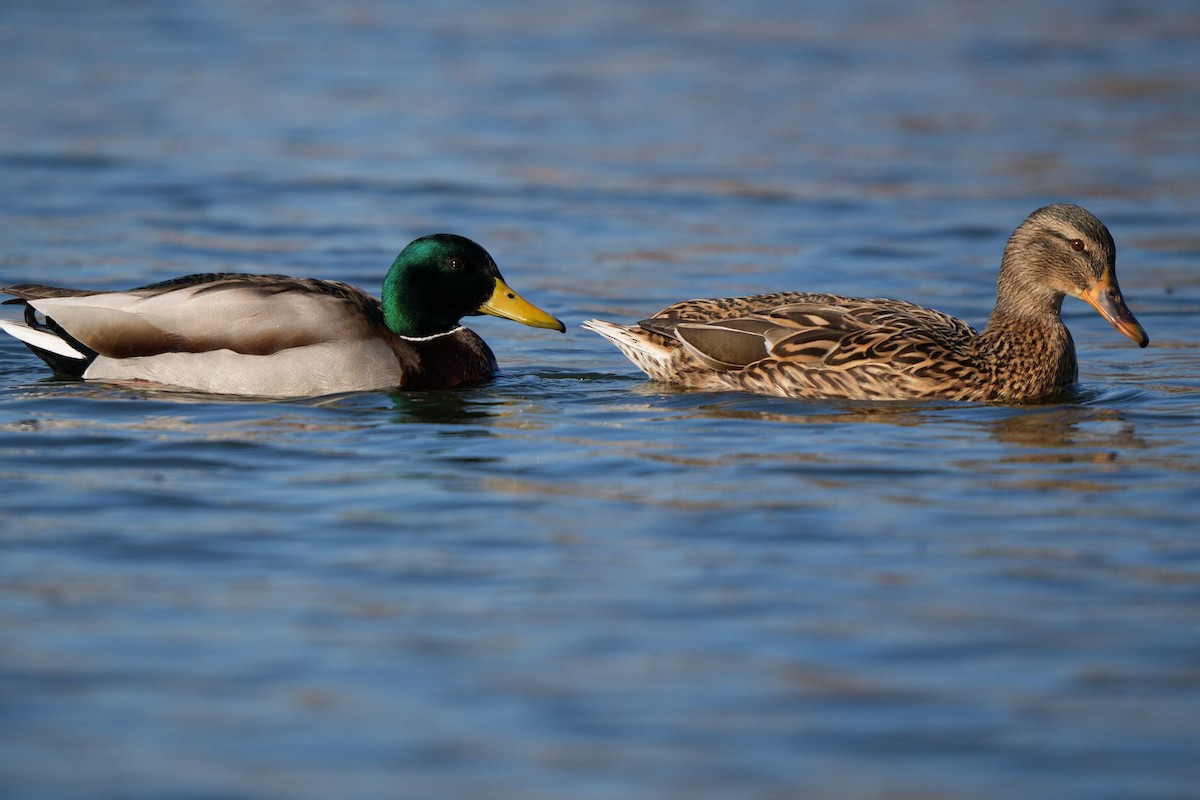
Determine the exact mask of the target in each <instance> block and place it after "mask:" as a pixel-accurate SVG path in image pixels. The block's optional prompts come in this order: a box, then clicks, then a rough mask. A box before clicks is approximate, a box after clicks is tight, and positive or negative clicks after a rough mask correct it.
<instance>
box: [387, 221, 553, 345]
mask: <svg viewBox="0 0 1200 800" xmlns="http://www.w3.org/2000/svg"><path fill="white" fill-rule="evenodd" d="M380 299H381V301H382V303H383V317H384V321H385V322H386V323H387V326H388V327H389V328H390V329H391V330H392V331H393V332H394V333H397V334H399V335H401V336H407V337H410V338H417V337H424V336H433V335H436V334H439V333H445V332H446V331H449V330H453V329H454V328H456V327H457V326H458V324H459V320H461V319H462V318H463V317H465V316H468V315H477V314H491V315H492V316H495V317H503V318H505V319H511V320H514V321H516V322H520V323H521V324H523V325H529V326H532V327H534V328H552V329H554V330H556V331H559V332H564V331H566V327H565V326H564V325H563V324H562V323H561V322H559V321H558V320H557V319H555V318H554V317H552V316H550V315H549V314H547V313H546V312H545V311H543V310H542V309H540V308H538V307H537V306H535V305H533V304H532V303H529V302H527V301H526V300H524V299H523V298H522V297H521V296H520V295H518V294H517V293H516V292H514V291H513V290H512V289H510V288H509V287H508V284H506V283H505V282H504V279H503V278H502V277H501V276H500V270H499V269H498V268H497V267H496V262H495V261H493V260H492V257H491V256H490V255H489V254H488V252H487V251H486V250H484V249H483V248H482V247H480V246H479V245H478V244H476V243H475V242H473V241H471V240H470V239H467V238H465V237H462V236H456V235H454V234H451V233H436V234H433V235H430V236H422V237H421V238H420V239H417V240H415V241H413V242H412V243H410V244H409V245H408V246H407V247H405V248H404V249H403V250H401V251H400V255H398V256H396V260H395V261H394V262H392V267H391V269H389V270H388V274H387V277H386V278H384V280H383V292H382V295H381V297H380Z"/></svg>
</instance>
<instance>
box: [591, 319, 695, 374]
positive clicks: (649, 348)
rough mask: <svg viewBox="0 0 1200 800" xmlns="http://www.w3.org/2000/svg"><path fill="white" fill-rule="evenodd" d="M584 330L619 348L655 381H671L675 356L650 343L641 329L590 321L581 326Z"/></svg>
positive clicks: (594, 320)
mask: <svg viewBox="0 0 1200 800" xmlns="http://www.w3.org/2000/svg"><path fill="white" fill-rule="evenodd" d="M580 327H581V328H583V329H584V330H589V331H591V332H592V333H598V334H600V335H601V336H603V337H604V338H605V339H608V340H609V341H610V342H612V343H613V344H615V345H616V346H617V349H618V350H620V351H621V352H622V353H624V354H625V357H626V358H628V359H629V360H630V361H632V362H633V363H634V365H635V366H636V367H637V368H638V369H640V370H641V371H642V372H644V373H646V374H647V375H649V376H650V377H651V378H654V379H655V380H671V377H670V375H671V373H672V371H673V369H674V354H675V353H676V352H678V350H677V349H675V350H671V349H668V348H666V347H663V346H662V345H660V344H656V343H655V342H652V341H650V340H649V339H648V338H647V334H646V332H644V331H642V330H641V329H640V328H636V327H634V328H627V327H625V326H624V325H614V324H613V323H611V322H605V321H604V320H602V319H589V320H588V321H587V322H584V323H583V324H582V325H580Z"/></svg>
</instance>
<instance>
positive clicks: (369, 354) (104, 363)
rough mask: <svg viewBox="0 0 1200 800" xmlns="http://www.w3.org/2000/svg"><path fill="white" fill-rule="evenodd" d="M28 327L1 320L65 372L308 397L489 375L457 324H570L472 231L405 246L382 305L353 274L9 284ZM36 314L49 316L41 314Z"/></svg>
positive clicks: (473, 337)
mask: <svg viewBox="0 0 1200 800" xmlns="http://www.w3.org/2000/svg"><path fill="white" fill-rule="evenodd" d="M2 291H3V292H4V293H5V294H11V295H15V296H16V297H17V298H18V299H16V300H8V301H6V302H7V303H20V304H22V305H24V307H25V324H22V323H19V322H14V321H11V320H0V327H2V328H3V329H4V330H5V331H7V332H8V333H10V334H12V335H13V336H15V337H17V338H18V339H20V340H21V341H23V342H25V344H26V345H28V346H29V348H30V349H31V350H33V352H34V353H36V354H37V355H38V356H39V357H40V358H41V359H42V360H43V361H45V362H46V363H47V364H48V365H50V367H51V368H52V369H53V370H54V371H55V372H56V373H59V374H61V375H66V376H70V377H76V378H85V379H89V380H102V381H104V380H108V381H149V382H152V383H156V384H165V385H170V386H175V387H180V388H185V389H191V390H195V391H200V392H212V393H216V394H240V395H267V396H276V397H307V396H316V395H322V394H332V393H335V392H350V391H367V390H379V389H384V390H386V389H395V388H404V389H440V388H448V387H453V386H459V385H462V384H466V383H471V382H474V381H479V380H482V379H484V378H487V377H489V376H490V375H491V374H492V373H493V372H494V371H495V370H496V358H495V356H494V355H492V351H491V349H490V348H489V347H488V346H487V344H486V343H485V342H484V341H483V339H481V338H480V337H479V336H478V335H477V334H475V333H474V332H473V331H471V330H469V329H468V328H465V327H463V326H462V325H460V324H459V320H460V319H461V318H462V317H463V316H465V315H468V314H491V315H493V316H497V317H504V318H506V319H511V320H516V321H517V322H520V323H523V324H525V325H531V326H533V327H535V328H553V329H555V330H558V331H564V330H566V329H565V328H564V327H563V324H562V323H561V322H559V321H558V320H557V319H555V318H554V317H552V316H550V315H549V314H547V313H546V312H545V311H542V310H541V309H540V308H537V307H536V306H533V305H531V304H529V303H528V302H526V301H525V300H523V299H522V298H521V297H519V296H518V295H517V294H516V293H515V292H514V291H513V290H512V289H510V288H508V285H507V284H505V282H504V280H503V279H502V278H501V277H500V271H499V270H498V269H497V268H496V262H494V261H493V260H492V257H491V256H490V255H488V252H487V251H486V250H484V249H483V248H482V247H480V246H479V245H478V244H476V243H475V242H472V241H471V240H470V239H465V238H463V237H462V236H455V235H452V234H446V233H442V234H435V235H433V236H424V237H422V238H420V239H417V240H416V241H414V242H413V243H412V244H410V245H408V247H405V248H404V250H403V251H401V253H400V255H399V256H397V257H396V260H395V261H394V262H393V263H392V267H391V269H390V270H388V274H387V277H386V278H384V281H383V293H382V298H383V299H382V302H381V301H379V300H376V299H375V298H374V297H371V296H370V295H368V294H367V293H366V292H363V291H362V290H361V289H358V288H356V287H354V286H351V285H349V284H346V283H338V282H335V281H322V280H313V279H307V278H290V277H287V276H285V275H241V274H236V273H221V274H208V275H189V276H187V277H183V278H175V279H173V280H168V281H163V282H162V283H154V284H151V285H149V286H143V287H141V288H140V289H131V290H130V291H127V292H91V291H83V290H78V289H58V288H55V287H52V286H39V285H35V284H23V285H20V286H9V287H8V288H6V289H3V290H2ZM39 315H41V319H39Z"/></svg>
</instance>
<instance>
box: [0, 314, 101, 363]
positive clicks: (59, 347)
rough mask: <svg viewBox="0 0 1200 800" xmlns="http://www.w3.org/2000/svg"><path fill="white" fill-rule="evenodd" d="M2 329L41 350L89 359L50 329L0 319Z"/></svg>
mask: <svg viewBox="0 0 1200 800" xmlns="http://www.w3.org/2000/svg"><path fill="white" fill-rule="evenodd" d="M0 330H3V331H4V332H5V333H7V334H8V335H10V336H13V337H15V338H17V339H20V340H21V341H22V342H25V344H28V345H31V346H33V347H36V348H38V349H39V350H47V351H49V352H51V353H55V354H57V355H60V356H65V357H66V358H77V359H79V360H80V361H86V360H87V356H85V355H84V354H83V353H81V352H79V351H78V350H76V349H75V348H74V347H71V345H69V344H68V343H67V342H66V340H64V339H61V338H59V337H58V336H56V335H55V334H53V333H50V332H49V331H39V330H37V329H36V328H31V327H29V326H28V325H26V324H25V323H23V322H13V321H12V320H7V319H0Z"/></svg>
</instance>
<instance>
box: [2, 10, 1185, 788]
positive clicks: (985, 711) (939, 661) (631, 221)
mask: <svg viewBox="0 0 1200 800" xmlns="http://www.w3.org/2000/svg"><path fill="white" fill-rule="evenodd" d="M0 75H3V76H4V77H3V78H2V79H0V108H3V110H4V113H3V114H0V181H2V184H3V186H4V191H3V192H0V283H2V284H4V285H7V284H10V283H16V282H23V281H31V280H36V281H44V282H51V283H60V284H65V285H71V286H81V287H97V288H121V287H127V286H132V285H141V284H145V283H149V282H151V281H155V280H161V279H164V278H168V277H172V276H175V275H181V274H186V273H191V272H204V271H215V270H234V271H255V272H272V273H275V272H280V273H289V274H296V275H307V276H314V277H325V278H332V279H337V280H344V281H350V282H353V283H356V284H359V285H362V286H364V287H367V288H369V289H370V290H371V291H376V290H377V289H378V285H379V282H380V280H381V278H382V275H383V272H384V270H385V269H386V267H387V265H388V264H389V263H390V262H391V260H392V258H393V257H394V256H395V254H396V252H397V251H398V250H399V249H400V247H402V246H403V245H404V244H405V243H406V242H408V241H409V240H410V239H411V238H413V237H415V236H417V235H420V234H424V233H428V232H432V231H437V230H451V231H455V232H458V233H462V234H464V235H467V236H470V237H472V238H474V239H477V240H478V241H480V242H482V243H483V244H484V245H485V246H486V247H487V248H488V249H489V250H490V251H491V252H492V254H493V255H494V256H495V257H496V259H497V261H498V262H499V264H500V266H501V269H502V270H503V271H504V273H505V276H506V278H507V279H508V280H509V282H510V283H512V285H513V286H514V287H515V288H517V289H518V290H519V291H520V292H521V293H522V294H523V295H525V296H526V297H528V298H529V299H531V300H533V301H534V302H536V303H538V304H539V305H541V306H543V307H545V308H547V309H549V310H551V311H553V312H554V313H555V314H556V315H558V316H560V317H561V318H562V319H563V320H564V321H566V322H567V324H568V328H569V330H568V334H567V335H566V336H559V335H558V334H555V333H553V332H548V331H536V330H531V329H527V328H522V327H519V326H516V325H513V324H511V323H506V322H503V321H500V320H495V319H490V318H486V319H479V320H477V321H473V322H472V323H471V324H472V326H473V327H474V328H475V329H476V330H478V331H479V332H480V333H481V334H482V335H483V336H484V337H485V338H486V339H487V340H488V341H489V342H490V343H491V344H492V346H493V348H494V349H495V351H496V353H497V355H498V358H499V360H500V363H501V366H502V370H503V372H502V374H501V375H500V376H499V377H498V378H497V379H496V380H494V381H492V382H491V383H488V384H486V385H483V386H477V387H473V388H470V389H465V390H462V391H450V392H428V393H411V394H396V395H388V394H374V393H367V394H354V395H342V396H336V397H329V398H320V399H314V400H305V401H295V402H270V401H261V400H237V399H229V398H219V397H211V396H202V395H192V394H187V393H181V392H169V391H143V390H136V389H130V388H127V387H126V388H123V387H113V386H103V385H96V384H81V383H75V382H69V381H59V380H52V379H48V378H47V377H46V376H45V373H44V370H43V368H42V366H41V364H40V363H39V362H38V361H37V360H36V359H35V358H34V357H33V356H32V355H30V354H29V353H28V352H27V351H26V350H25V349H24V348H23V347H22V346H21V345H20V344H19V343H17V342H15V341H12V340H9V339H7V338H5V339H4V340H3V341H0V456H2V460H0V473H2V475H0V486H2V487H3V514H2V516H0V786H3V787H4V789H3V791H0V794H4V795H5V796H10V795H11V796H12V797H14V798H15V797H20V798H28V799H30V800H40V799H46V800H49V799H50V798H78V797H94V798H123V799H124V798H161V797H172V798H176V797H178V798H196V799H197V800H198V799H199V798H205V799H206V800H207V799H208V798H231V799H232V798H319V797H320V798H323V797H333V796H336V797H356V798H395V797H413V798H416V797H420V798H466V797H470V798H480V799H485V800H486V799H487V798H497V799H499V798H513V797H521V798H530V799H531V800H537V798H556V799H560V798H580V799H581V800H584V799H586V798H616V797H620V798H680V797H687V798H724V797H738V798H763V799H767V798H798V797H803V798H839V799H841V798H851V799H853V798H913V797H922V798H964V799H965V798H1010V797H1031V798H1055V799H1056V800H1059V799H1061V798H1080V800H1082V799H1083V798H1088V799H1089V800H1091V799H1093V798H1113V799H1114V800H1116V798H1121V799H1122V800H1124V799H1125V798H1135V797H1136V798H1181V797H1188V796H1194V795H1195V793H1196V789H1195V786H1196V785H1197V782H1198V781H1200V738H1198V737H1197V734H1196V720H1197V718H1198V717H1200V691H1198V689H1200V538H1198V533H1197V531H1200V508H1198V501H1197V498H1198V497H1200V491H1198V490H1200V457H1198V456H1197V453H1200V434H1198V431H1200V425H1198V424H1197V423H1198V421H1200V343H1198V336H1197V330H1198V328H1197V324H1196V321H1195V318H1196V312H1197V310H1198V309H1200V279H1198V277H1197V275H1198V274H1200V273H1197V270H1196V264H1197V262H1198V260H1200V229H1198V228H1197V223H1196V220H1197V217H1198V212H1200V191H1198V189H1197V187H1200V151H1198V149H1197V142H1200V12H1198V11H1197V9H1196V8H1194V4H1193V3H1189V2H1183V1H1182V0H1180V2H1168V1H1167V0H1156V1H1152V2H1146V3H1137V4H1129V3H1107V2H1104V3H1084V2H1070V1H1069V0H1053V1H1052V2H1044V1H1041V2H1025V1H1024V0H1017V1H1016V2H1008V3H1003V4H991V5H987V4H964V3H957V2H950V1H949V0H922V1H921V2H915V3H908V4H901V5H897V4H892V3H886V2H879V1H877V0H861V1H860V0H853V1H851V2H846V0H839V2H828V3H827V2H817V3H806V4H794V3H786V2H776V1H775V0H763V1H762V2H758V1H757V0H752V1H751V2H740V3H736V4H734V3H726V2H718V1H717V0H712V1H711V2H669V3H658V4H641V3H634V2H616V3H608V4H598V5H597V4H582V3H566V4H563V3H550V2H539V1H538V0H521V1H520V2H515V3H506V4H488V3H482V2H462V3H450V4H442V5H439V6H436V7H435V6H428V7H425V6H419V5H417V4H410V3H385V2H367V1H366V0H354V1H353V2H346V3H315V2H297V3H274V2H266V1H265V0H263V1H261V2H260V1H259V0H255V1H254V2H237V3H234V2H206V3H175V4H148V3H146V4H143V3H121V2H98V3H80V2H72V1H71V0H58V1H57V2H48V3H39V4H29V3H10V4H6V5H4V6H0ZM1055 201H1069V202H1076V203H1079V204H1081V205H1084V206H1086V207H1088V208H1090V209H1091V210H1093V211H1094V212H1095V213H1096V214H1097V215H1098V216H1100V217H1101V218H1102V219H1103V220H1104V221H1105V222H1106V223H1107V224H1108V225H1109V227H1110V228H1111V229H1112V231H1113V234H1114V236H1115V238H1116V240H1117V244H1118V249H1119V260H1118V269H1119V273H1120V276H1121V284H1122V288H1123V290H1124V293H1125V295H1126V298H1127V299H1128V301H1129V303H1130V305H1131V306H1132V308H1133V310H1134V311H1135V313H1136V314H1137V316H1138V318H1139V320H1140V321H1141V322H1142V323H1143V325H1144V326H1145V327H1146V329H1147V331H1148V333H1149V335H1150V338H1151V346H1150V347H1149V348H1148V349H1146V350H1139V349H1138V348H1136V347H1134V346H1132V345H1131V344H1130V343H1129V342H1128V341H1127V340H1125V339H1124V338H1123V337H1121V336H1119V335H1118V334H1116V333H1115V332H1114V331H1113V330H1112V329H1111V328H1109V326H1108V325H1107V324H1106V323H1105V322H1104V321H1103V320H1101V319H1100V318H1099V317H1097V316H1096V315H1095V314H1094V313H1093V312H1092V311H1091V310H1090V309H1088V308H1087V307H1086V306H1084V305H1083V304H1081V303H1077V302H1074V301H1071V300H1068V302H1067V305H1066V306H1065V308H1064V311H1065V317H1066V319H1067V322H1068V324H1069V325H1070V327H1071V329H1072V332H1073V334H1074V336H1075V339H1076V343H1077V345H1078V349H1079V355H1080V364H1081V383H1080V386H1079V391H1078V392H1077V393H1076V395H1075V396H1073V397H1071V398H1069V399H1068V400H1066V401H1064V402H1061V403H1056V404H1050V405H1038V406H1029V407H996V406H980V405H971V404H952V403H938V404H912V405H897V404H890V405H870V404H854V403H840V402H801V401H790V400H782V399H776V398H763V397H753V396H748V395H737V394H717V393H703V392H690V391H680V390H675V389H671V388H668V387H664V386H660V385H655V384H652V383H648V382H646V381H645V380H644V379H643V378H642V376H641V374H640V373H638V372H637V371H636V369H635V368H634V367H632V365H630V364H629V363H628V362H626V361H625V360H624V359H623V358H622V357H621V356H620V355H619V354H618V353H617V352H616V351H615V350H613V349H612V348H611V347H610V346H608V345H607V344H606V343H605V342H604V341H602V340H601V339H599V337H596V336H594V335H591V334H589V333H587V332H585V331H581V330H579V328H578V323H579V322H581V321H582V320H584V319H586V318H589V317H593V316H600V317H604V318H606V319H614V320H634V319H640V318H642V317H645V316H647V315H648V314H650V313H652V312H654V311H656V310H658V309H659V308H661V307H662V306H665V305H667V304H668V303H670V302H672V301H675V300H678V299H682V298H685V297H695V296H719V295H727V294H743V293H751V292H758V291H769V290H774V289H782V288H792V289H809V290H819V291H833V292H839V293H842V294H859V295H873V296H877V295H885V296H894V297H901V298H905V299H909V300H913V301H916V302H920V303H923V304H927V305H930V306H933V307H936V308H940V309H944V310H946V311H949V312H951V313H955V314H958V315H961V316H963V317H964V318H966V319H968V320H969V321H971V322H972V323H974V324H977V325H982V324H983V323H984V321H985V320H986V318H987V315H988V313H989V311H990V308H991V303H992V299H993V296H994V290H995V274H996V269H997V267H998V263H999V257H1000V253H1001V250H1002V248H1003V245H1004V241H1005V239H1006V238H1007V236H1008V235H1009V234H1010V233H1011V231H1012V230H1013V228H1014V227H1015V226H1016V225H1017V224H1018V223H1019V222H1020V221H1021V220H1022V219H1023V218H1024V217H1025V216H1026V215H1027V214H1028V213H1029V212H1030V211H1032V210H1033V209H1034V208H1036V207H1038V206H1040V205H1044V204H1046V203H1049V202H1055Z"/></svg>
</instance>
